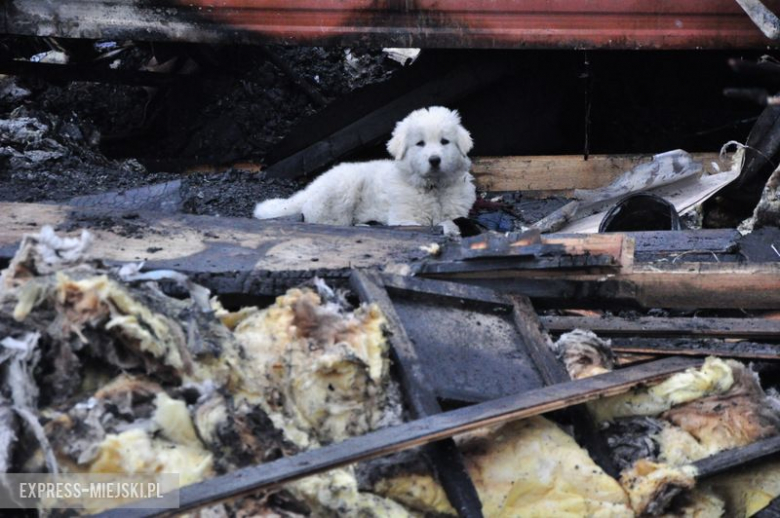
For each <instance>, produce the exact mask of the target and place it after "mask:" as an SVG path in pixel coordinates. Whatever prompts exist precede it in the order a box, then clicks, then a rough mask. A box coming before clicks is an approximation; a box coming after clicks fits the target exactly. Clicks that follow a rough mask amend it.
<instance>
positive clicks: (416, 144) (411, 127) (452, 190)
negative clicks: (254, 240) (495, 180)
mask: <svg viewBox="0 0 780 518" xmlns="http://www.w3.org/2000/svg"><path fill="white" fill-rule="evenodd" d="M472 146H473V143H472V141H471V136H470V135H469V132H468V131H466V129H465V128H463V126H461V124H460V115H458V112H457V111H452V110H448V109H447V108H442V107H441V106H434V107H431V108H423V109H421V110H417V111H414V112H412V113H411V114H409V115H408V116H407V117H406V118H405V119H404V120H402V121H401V122H399V123H398V124H396V126H395V130H393V135H392V138H391V139H390V141H389V142H388V143H387V150H388V151H389V152H390V154H391V155H392V156H393V158H395V160H375V161H372V162H361V163H345V164H339V165H337V166H336V167H334V168H332V169H330V170H329V171H327V172H325V173H323V174H322V175H320V176H319V177H318V178H317V179H316V180H314V181H313V182H312V183H311V184H310V185H309V186H308V187H306V189H304V190H302V191H300V192H298V193H296V194H294V195H293V196H292V197H290V198H288V199H273V200H267V201H264V202H262V203H258V204H257V206H256V207H255V213H254V215H255V217H256V218H259V219H267V218H276V217H280V216H290V215H295V214H300V213H303V217H304V220H305V221H306V222H308V223H323V224H329V225H356V224H360V223H368V222H369V221H376V222H378V223H382V224H385V225H439V224H441V225H442V226H443V227H444V230H445V231H446V232H447V233H457V226H456V225H455V224H454V223H452V220H453V219H455V218H459V217H465V216H467V215H468V213H469V210H470V209H471V206H472V205H473V204H474V201H475V200H476V189H475V188H474V184H473V177H472V176H471V174H469V168H470V167H471V161H470V160H469V158H468V157H467V156H466V154H467V153H468V152H469V151H470V150H471V148H472Z"/></svg>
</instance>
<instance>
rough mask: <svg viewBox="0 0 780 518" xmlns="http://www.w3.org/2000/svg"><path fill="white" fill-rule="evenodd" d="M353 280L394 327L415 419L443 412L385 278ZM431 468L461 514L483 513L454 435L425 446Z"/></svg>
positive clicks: (367, 275)
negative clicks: (390, 294)
mask: <svg viewBox="0 0 780 518" xmlns="http://www.w3.org/2000/svg"><path fill="white" fill-rule="evenodd" d="M351 283H352V287H353V289H354V290H355V291H356V292H357V293H358V295H359V296H360V298H361V300H363V301H365V302H371V303H374V304H377V305H378V306H379V308H380V309H381V310H382V314H383V315H384V317H385V319H386V320H387V325H388V327H389V329H390V336H389V341H390V344H391V346H392V351H393V355H394V357H395V358H394V359H395V361H396V365H397V366H398V370H399V374H400V378H401V386H402V387H403V389H404V395H405V397H406V401H407V402H408V403H409V407H410V410H411V413H412V416H413V418H414V419H419V418H421V417H426V416H430V415H436V414H439V413H441V411H442V409H441V405H439V401H438V399H437V398H436V393H435V392H434V391H433V389H432V385H431V384H430V383H429V382H428V380H427V375H426V374H425V369H424V368H423V365H422V362H421V361H420V359H419V358H418V355H417V351H416V349H415V347H414V344H412V342H411V340H410V339H409V337H408V336H407V334H406V330H405V329H404V326H403V323H402V322H401V319H400V318H399V317H398V314H397V313H396V312H395V308H394V307H393V302H392V301H391V300H390V297H389V296H388V294H387V291H386V290H385V288H384V286H383V285H382V279H381V277H379V274H378V273H377V272H372V271H360V270H356V271H354V272H353V273H352V277H351ZM425 452H426V455H427V456H428V458H429V459H430V461H431V462H430V464H431V468H432V469H433V471H434V473H435V474H436V478H437V479H438V480H439V482H440V483H441V485H442V487H443V488H444V491H445V492H446V494H447V499H448V500H449V501H450V504H451V505H452V507H454V508H455V509H456V510H457V512H458V515H459V516H463V517H481V516H482V503H481V502H480V500H479V495H478V494H477V489H476V488H475V487H474V484H473V482H472V481H471V478H470V477H469V474H468V472H467V471H466V466H465V464H464V462H463V457H462V456H461V454H460V451H459V450H458V447H457V446H456V445H455V441H453V440H452V439H444V440H442V441H439V442H435V443H431V444H429V445H427V446H426V447H425Z"/></svg>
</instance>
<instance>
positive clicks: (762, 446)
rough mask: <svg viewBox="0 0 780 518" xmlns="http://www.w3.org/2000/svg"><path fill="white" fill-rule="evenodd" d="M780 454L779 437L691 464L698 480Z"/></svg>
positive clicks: (717, 454)
mask: <svg viewBox="0 0 780 518" xmlns="http://www.w3.org/2000/svg"><path fill="white" fill-rule="evenodd" d="M778 452H780V435H776V436H774V437H770V438H769V439H762V440H760V441H757V442H754V443H753V444H748V445H747V446H742V447H740V448H732V449H730V450H726V451H722V452H720V453H716V454H715V455H711V456H710V457H707V458H704V459H701V460H698V461H696V462H694V463H693V465H694V466H695V467H696V470H697V475H696V477H697V478H699V479H702V478H707V477H713V476H715V475H720V474H721V473H725V472H727V471H729V470H732V469H734V468H737V467H740V466H744V465H745V464H749V463H751V462H755V461H757V460H761V459H766V458H768V457H769V456H771V455H775V454H777V453H778Z"/></svg>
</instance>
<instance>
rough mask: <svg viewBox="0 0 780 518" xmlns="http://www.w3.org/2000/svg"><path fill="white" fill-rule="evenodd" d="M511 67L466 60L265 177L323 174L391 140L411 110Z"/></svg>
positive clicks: (451, 97) (449, 98) (459, 94)
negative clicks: (353, 154) (362, 150)
mask: <svg viewBox="0 0 780 518" xmlns="http://www.w3.org/2000/svg"><path fill="white" fill-rule="evenodd" d="M510 68H511V67H510V65H509V64H508V62H507V61H506V60H504V59H501V57H500V56H481V58H480V59H475V58H474V57H472V58H471V59H466V60H465V62H464V63H463V64H461V65H460V66H458V67H456V68H455V69H454V70H452V71H450V72H449V73H447V74H445V75H444V76H441V77H436V78H434V79H432V80H431V81H430V82H428V83H426V84H424V85H422V86H420V87H419V88H416V89H414V90H412V91H411V92H408V93H406V94H404V95H403V96H401V97H398V98H397V99H394V100H392V101H390V102H389V103H387V104H385V105H383V106H381V107H379V108H377V109H376V110H375V111H373V112H371V113H369V114H367V115H365V116H363V117H361V118H360V119H358V120H356V121H354V122H352V123H350V124H348V125H347V126H345V127H343V128H341V129H339V130H338V131H336V132H335V133H333V134H332V135H330V136H328V137H327V138H325V139H323V140H320V141H318V142H315V143H313V144H312V145H311V146H308V147H306V148H304V149H302V150H300V151H298V152H296V153H293V154H292V155H290V156H288V157H286V158H284V159H282V160H280V161H278V162H276V163H275V164H273V165H272V166H270V167H269V168H268V169H266V175H267V176H268V177H269V178H297V177H300V176H307V175H311V174H313V173H316V172H320V171H321V170H322V169H324V168H326V167H327V166H329V165H332V164H333V163H335V162H336V161H338V160H340V159H342V158H344V157H345V156H346V155H348V154H349V153H351V152H354V151H356V150H357V149H359V148H361V147H363V146H366V145H371V144H376V143H378V142H380V141H381V140H382V139H383V138H386V137H388V136H389V135H390V132H391V131H392V130H393V128H394V127H395V125H396V123H397V122H398V121H400V120H402V119H403V118H404V117H406V116H407V115H409V113H411V112H412V111H414V110H416V109H419V108H424V107H426V106H431V105H440V104H451V103H453V102H455V101H457V100H458V99H461V98H463V97H465V96H466V95H468V94H470V93H472V92H474V91H476V90H478V89H480V88H482V87H484V86H487V85H489V84H491V83H493V82H495V81H497V80H499V79H500V78H501V77H503V76H504V75H505V74H506V73H507V72H508V71H509V70H510Z"/></svg>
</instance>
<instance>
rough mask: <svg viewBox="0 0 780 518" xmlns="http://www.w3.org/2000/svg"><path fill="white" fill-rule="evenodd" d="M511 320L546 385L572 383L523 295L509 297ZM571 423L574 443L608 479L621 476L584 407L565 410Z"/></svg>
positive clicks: (595, 425) (579, 406)
mask: <svg viewBox="0 0 780 518" xmlns="http://www.w3.org/2000/svg"><path fill="white" fill-rule="evenodd" d="M509 299H510V300H511V301H512V317H513V319H514V321H515V325H516V326H517V329H518V330H519V331H520V334H521V335H522V336H523V338H524V343H525V350H526V351H528V353H529V354H530V355H531V358H533V360H534V363H535V364H536V367H537V368H538V369H539V372H540V373H541V375H542V379H543V380H544V382H545V384H546V385H555V384H558V383H566V382H567V381H571V378H570V377H569V373H568V372H566V368H565V367H564V366H563V363H562V362H560V361H558V359H557V358H556V357H555V354H553V352H552V349H551V345H552V343H551V342H550V338H549V336H547V334H546V333H545V332H544V330H543V328H542V323H541V322H540V321H539V317H538V316H537V315H536V312H535V311H534V308H533V306H532V305H531V301H530V300H528V297H524V296H522V295H512V296H510V297H509ZM568 410H569V416H570V417H571V421H572V423H573V424H574V430H575V434H576V436H577V439H578V440H579V442H580V443H581V445H582V446H584V447H585V449H587V450H588V453H589V454H590V456H591V458H593V460H594V461H595V462H596V464H598V465H599V466H600V467H601V469H603V470H604V471H605V472H606V473H607V474H608V475H610V476H613V477H617V476H618V475H619V474H620V473H619V471H618V469H617V467H616V466H615V463H614V462H613V461H612V457H611V456H610V452H609V445H608V444H607V442H606V439H605V438H604V436H603V435H602V434H601V433H599V429H598V426H597V424H596V421H595V419H593V416H592V415H591V413H590V411H589V410H588V409H587V407H585V405H578V406H574V407H571V408H569V409H568Z"/></svg>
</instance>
